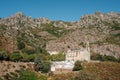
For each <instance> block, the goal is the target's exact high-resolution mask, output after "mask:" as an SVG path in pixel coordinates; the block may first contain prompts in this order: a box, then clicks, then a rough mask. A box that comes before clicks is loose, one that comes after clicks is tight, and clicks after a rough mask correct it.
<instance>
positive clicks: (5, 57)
mask: <svg viewBox="0 0 120 80" xmlns="http://www.w3.org/2000/svg"><path fill="white" fill-rule="evenodd" d="M0 60H9V55H8V54H7V52H6V51H0Z"/></svg>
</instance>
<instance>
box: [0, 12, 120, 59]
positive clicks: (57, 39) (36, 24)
mask: <svg viewBox="0 0 120 80" xmlns="http://www.w3.org/2000/svg"><path fill="white" fill-rule="evenodd" d="M86 37H87V38H86ZM85 41H89V43H90V49H91V54H92V53H96V54H102V55H112V56H115V57H117V58H118V57H120V13H114V12H111V13H106V14H103V13H100V12H96V13H95V14H92V15H85V16H83V17H81V19H80V20H78V21H75V22H65V21H61V20H60V21H52V20H50V19H47V18H32V17H27V16H25V15H24V14H23V13H21V12H19V13H16V14H15V15H12V16H10V17H8V18H1V19H0V50H6V51H7V52H8V53H12V52H14V51H16V50H18V51H21V50H19V49H18V43H19V42H23V43H24V44H25V45H26V47H25V48H27V46H30V47H32V48H34V49H36V48H37V47H39V46H42V48H44V49H45V50H47V51H58V52H61V51H65V52H66V51H67V50H68V49H80V48H82V47H84V45H85Z"/></svg>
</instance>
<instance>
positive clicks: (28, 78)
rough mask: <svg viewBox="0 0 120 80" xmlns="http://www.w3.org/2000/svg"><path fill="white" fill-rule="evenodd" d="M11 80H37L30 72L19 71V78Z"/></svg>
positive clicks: (34, 74) (35, 75)
mask: <svg viewBox="0 0 120 80" xmlns="http://www.w3.org/2000/svg"><path fill="white" fill-rule="evenodd" d="M11 80H39V78H38V76H37V74H36V73H34V72H32V71H29V70H27V71H25V70H21V71H19V77H14V78H12V79H11Z"/></svg>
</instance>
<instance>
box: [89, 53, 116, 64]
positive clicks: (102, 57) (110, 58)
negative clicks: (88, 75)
mask: <svg viewBox="0 0 120 80" xmlns="http://www.w3.org/2000/svg"><path fill="white" fill-rule="evenodd" d="M91 59H92V60H100V61H113V62H117V61H118V60H117V59H116V58H115V57H114V56H107V55H100V54H94V55H92V56H91Z"/></svg>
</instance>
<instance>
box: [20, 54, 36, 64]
mask: <svg viewBox="0 0 120 80" xmlns="http://www.w3.org/2000/svg"><path fill="white" fill-rule="evenodd" d="M22 56H23V59H22V61H25V62H28V61H32V62H33V61H34V60H35V57H36V54H30V55H28V54H23V55H22Z"/></svg>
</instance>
